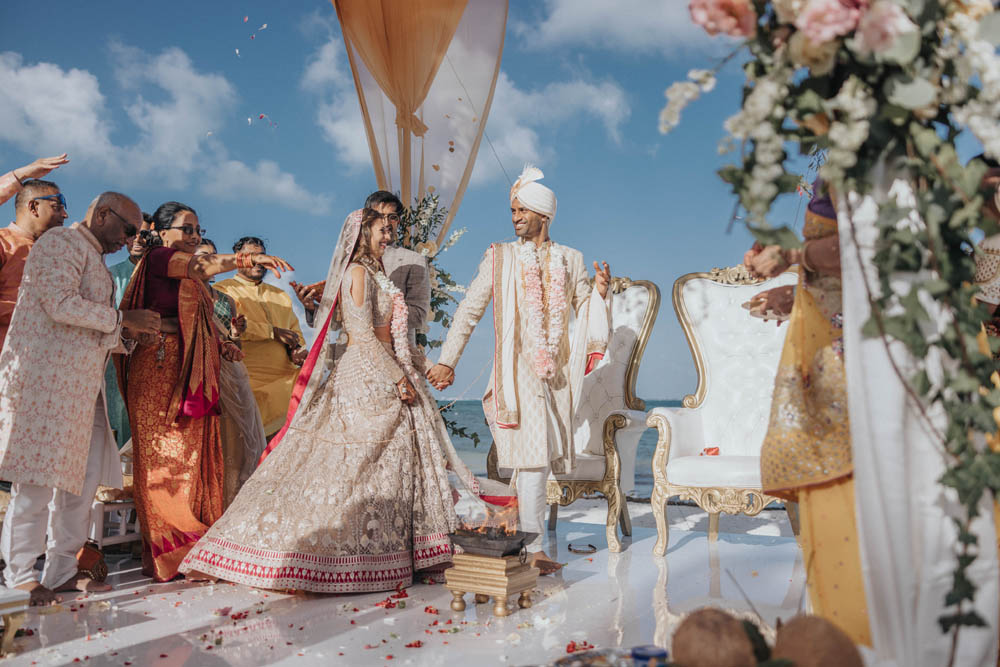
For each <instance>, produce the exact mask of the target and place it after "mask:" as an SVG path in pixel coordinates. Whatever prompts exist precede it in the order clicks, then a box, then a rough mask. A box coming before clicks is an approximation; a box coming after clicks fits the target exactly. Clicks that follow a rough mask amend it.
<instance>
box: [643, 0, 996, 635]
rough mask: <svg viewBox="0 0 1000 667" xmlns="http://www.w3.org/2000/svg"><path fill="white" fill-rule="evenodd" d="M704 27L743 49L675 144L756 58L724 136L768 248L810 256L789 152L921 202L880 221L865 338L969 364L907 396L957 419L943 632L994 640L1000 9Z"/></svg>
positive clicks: (822, 13) (722, 13)
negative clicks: (791, 220) (933, 318)
mask: <svg viewBox="0 0 1000 667" xmlns="http://www.w3.org/2000/svg"><path fill="white" fill-rule="evenodd" d="M690 12H691V18H692V19H693V21H694V22H695V23H696V24H698V25H700V26H702V27H703V28H704V29H705V30H706V31H707V32H708V33H709V34H711V35H717V34H723V35H729V36H730V37H734V38H737V39H738V40H740V43H739V46H738V47H737V48H736V49H735V50H734V51H733V53H731V54H730V55H729V56H728V57H727V58H725V59H724V60H723V61H722V62H721V63H720V64H719V65H718V66H717V67H716V68H715V69H712V70H706V69H703V70H692V71H691V72H690V73H689V75H688V80H686V81H681V82H677V83H674V84H673V85H671V86H670V87H669V88H668V89H667V91H666V96H667V104H666V106H665V108H664V109H663V111H662V112H661V115H660V130H661V131H662V132H668V131H670V130H671V129H672V128H674V127H675V126H677V124H678V123H679V122H680V115H681V111H682V110H683V108H684V107H685V106H686V105H687V104H688V103H690V102H691V101H692V100H694V99H696V98H698V97H699V96H700V95H701V94H702V93H705V92H708V91H709V90H711V89H712V88H713V87H714V85H715V81H716V75H717V73H718V71H719V69H720V68H721V67H722V66H723V65H724V64H725V63H726V62H727V61H728V60H730V59H732V58H733V57H735V56H738V55H741V54H746V51H749V57H747V58H746V61H745V63H744V65H743V70H744V72H745V74H746V83H745V86H744V89H743V93H744V94H743V103H742V108H741V109H740V111H739V112H738V113H736V114H735V115H733V116H732V117H730V118H729V119H728V120H727V121H726V122H725V129H726V131H727V133H728V136H727V137H726V138H725V140H724V141H723V143H722V145H721V146H720V150H721V151H722V152H727V151H731V150H735V149H737V148H738V149H739V151H740V153H739V155H740V158H739V161H740V162H741V164H738V165H730V166H726V167H724V168H723V169H721V170H720V172H719V173H720V176H721V177H722V178H723V179H724V180H725V181H726V182H728V183H729V184H731V186H732V189H733V192H734V193H735V194H736V196H737V197H738V198H739V203H740V205H741V206H742V207H743V208H744V209H746V211H747V213H748V215H747V221H748V225H749V226H750V228H751V231H752V232H753V233H754V234H755V235H756V236H757V238H758V240H760V241H762V242H765V243H772V244H780V245H794V244H797V239H796V238H795V234H794V233H792V232H791V230H788V229H787V228H783V229H774V228H772V227H770V226H769V225H768V224H767V216H768V212H769V211H770V209H771V206H772V204H773V203H774V200H775V198H776V197H777V196H778V195H780V194H782V193H790V192H794V191H795V190H796V187H797V186H798V185H799V181H800V178H799V176H798V175H796V174H793V173H790V172H789V171H788V170H787V169H786V166H785V163H786V160H787V159H788V158H789V155H788V152H787V151H788V150H789V148H791V149H792V150H796V149H797V150H798V151H799V152H800V153H802V154H808V153H815V152H816V151H821V152H822V153H824V154H825V159H824V161H823V164H822V165H821V166H820V167H819V175H820V176H821V177H822V178H823V179H824V181H825V182H826V183H827V184H828V185H829V186H830V188H831V189H832V190H833V191H834V192H839V193H842V194H845V195H846V194H847V193H857V194H859V195H864V194H866V193H869V192H872V191H873V190H874V188H873V183H874V181H875V176H874V175H875V174H876V173H891V174H893V175H894V177H895V178H899V179H902V180H904V181H905V182H906V183H907V184H908V185H909V186H910V188H911V189H912V191H913V193H914V197H913V203H912V205H911V204H903V203H901V202H900V201H896V202H892V203H885V204H882V205H880V206H879V217H878V221H877V228H878V230H879V240H878V244H877V251H876V255H875V264H876V266H877V268H878V272H879V282H880V284H879V285H877V286H876V289H874V290H873V291H872V304H871V305H872V318H871V321H869V322H868V323H867V324H866V325H865V327H864V330H863V331H864V333H865V334H866V335H870V336H881V337H883V338H892V339H895V340H898V341H901V342H902V343H903V344H904V345H905V346H906V347H907V348H908V349H909V351H910V352H911V353H912V354H913V355H914V356H915V357H917V358H923V357H924V356H925V355H926V354H927V352H928V349H929V348H931V347H937V348H939V349H940V351H942V352H944V354H945V355H946V357H947V358H949V359H951V360H953V361H954V364H952V365H950V366H949V368H948V371H947V373H948V375H947V377H946V378H945V380H944V383H943V384H941V383H931V382H930V381H929V380H928V378H927V374H926V373H924V372H921V373H919V374H918V375H917V376H916V377H912V378H904V381H906V382H907V384H908V387H909V389H910V391H911V393H912V394H913V395H914V396H919V397H920V399H921V400H922V402H923V404H924V405H931V404H936V407H939V408H941V409H943V410H944V412H945V413H946V414H947V415H948V426H947V429H946V430H945V431H944V432H943V433H942V434H941V445H942V449H943V450H944V451H946V452H947V454H948V463H947V469H946V472H945V474H944V476H943V477H942V479H941V483H942V484H943V485H945V486H948V487H951V488H953V489H955V490H956V491H957V492H958V497H959V498H960V500H961V503H962V505H963V506H964V507H965V517H964V518H963V519H960V520H958V523H959V525H958V529H959V533H958V541H959V546H958V547H957V549H958V552H959V554H960V556H961V557H960V558H958V559H957V561H958V566H957V570H956V572H955V575H954V579H953V587H952V590H951V591H950V592H949V594H948V596H947V599H946V601H945V604H946V606H948V607H949V608H950V609H949V610H948V612H947V613H946V615H944V616H943V617H942V618H941V619H940V620H941V625H942V628H943V629H944V630H945V631H947V630H948V629H953V630H954V631H957V630H958V628H959V627H960V626H962V625H981V624H982V622H983V621H982V619H981V618H979V617H978V616H977V615H976V614H975V612H974V611H970V610H969V607H968V604H967V603H968V602H969V601H971V600H972V599H973V596H974V594H975V589H974V586H973V585H972V583H971V582H970V581H969V579H968V578H967V576H966V573H967V568H968V565H969V564H970V563H971V562H972V560H973V558H974V553H975V552H974V548H975V546H976V536H975V535H973V534H972V533H971V532H970V530H969V526H970V521H971V519H970V518H969V517H973V516H975V515H976V506H977V505H978V503H979V502H980V500H981V498H982V494H983V493H985V492H987V491H993V492H994V493H997V492H998V491H1000V453H998V450H1000V438H997V437H996V435H995V433H996V431H997V423H998V422H997V421H996V420H995V419H994V414H996V415H997V416H998V417H1000V388H997V386H996V385H994V383H993V382H992V381H991V375H992V374H993V372H994V370H995V369H996V365H995V362H994V360H993V358H992V354H991V353H996V352H997V351H998V350H997V348H998V347H1000V343H998V342H997V340H996V339H994V340H993V341H991V342H990V344H989V345H990V346H991V349H982V347H981V345H979V343H981V342H982V337H981V336H980V337H979V340H978V341H977V336H979V334H980V331H981V329H982V323H983V321H984V320H985V319H987V318H988V316H989V314H988V312H987V311H986V309H985V308H984V307H983V306H980V305H977V304H976V302H975V299H974V297H975V294H976V292H977V288H976V286H975V285H974V284H973V282H974V279H973V277H974V271H975V262H974V255H975V253H976V252H980V251H979V250H978V249H977V248H976V244H975V240H976V239H977V238H979V237H981V236H983V235H993V234H996V233H997V232H998V231H1000V228H998V226H997V222H996V220H995V219H994V218H993V217H990V216H986V215H984V214H983V211H984V205H987V204H988V203H989V202H991V201H992V200H993V198H994V195H995V194H996V193H995V192H989V191H987V190H986V189H985V188H984V187H983V177H984V176H985V175H986V173H987V170H988V161H989V160H996V159H998V158H1000V59H998V57H997V53H996V46H997V44H998V43H1000V14H998V13H997V12H995V11H994V7H993V4H992V2H991V1H990V0H691V1H690ZM744 49H745V50H744ZM966 132H967V133H970V134H971V135H972V137H974V139H975V140H977V141H978V143H979V144H981V146H982V151H983V153H984V156H985V158H986V159H981V158H976V159H973V160H971V161H969V162H968V163H965V164H963V163H962V162H961V161H960V160H959V157H958V155H957V153H956V150H955V141H956V138H957V137H958V136H959V135H960V134H962V133H966ZM993 166H996V163H995V162H993ZM881 170H885V171H884V172H882V171H881ZM840 201H842V202H843V201H847V202H848V203H849V202H850V201H851V198H850V197H841V198H840ZM990 205H991V204H990ZM841 213H842V214H843V213H844V212H843V211H841ZM994 213H995V211H994ZM847 214H848V215H847V217H848V218H849V217H850V211H848V212H847ZM907 220H909V221H911V222H912V221H913V220H917V221H919V224H907V223H906V221H907ZM892 275H906V276H908V277H909V278H910V279H911V280H910V282H911V284H914V285H915V286H916V289H915V290H913V291H912V292H911V293H910V295H909V296H905V295H901V294H893V293H892V289H891V283H890V281H889V276H892ZM918 296H926V297H927V298H931V299H933V300H934V301H936V302H937V306H939V307H940V308H941V310H942V312H944V313H945V314H946V316H947V318H948V321H949V322H950V326H949V328H948V329H947V330H946V332H945V333H944V334H943V335H941V336H940V337H938V338H935V339H933V340H931V339H927V338H925V337H924V336H923V335H921V333H920V325H921V324H922V323H926V322H927V321H928V318H929V315H928V314H927V311H926V310H925V309H924V307H923V306H922V305H921V303H920V299H919V298H918ZM976 434H986V435H987V437H986V438H985V439H984V438H981V437H977V436H976ZM984 440H985V442H986V443H989V446H986V445H984V444H983V443H984ZM982 548H994V547H993V545H983V547H982Z"/></svg>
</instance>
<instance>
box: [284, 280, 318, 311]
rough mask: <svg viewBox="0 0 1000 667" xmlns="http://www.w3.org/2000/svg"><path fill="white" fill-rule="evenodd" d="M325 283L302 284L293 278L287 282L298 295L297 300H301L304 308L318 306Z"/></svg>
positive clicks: (308, 308) (315, 307) (312, 308)
mask: <svg viewBox="0 0 1000 667" xmlns="http://www.w3.org/2000/svg"><path fill="white" fill-rule="evenodd" d="M325 283H326V281H323V282H320V283H313V284H312V285H303V284H302V283H297V282H295V281H294V280H293V281H291V282H290V283H288V284H289V285H291V286H292V289H293V290H295V296H297V297H299V301H301V302H302V306H303V307H304V308H305V309H306V310H316V309H317V308H318V307H319V302H320V299H322V298H323V287H324V285H325Z"/></svg>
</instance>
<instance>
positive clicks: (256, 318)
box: [215, 236, 309, 439]
mask: <svg viewBox="0 0 1000 667" xmlns="http://www.w3.org/2000/svg"><path fill="white" fill-rule="evenodd" d="M233 252H235V253H237V254H244V253H251V254H257V253H265V252H266V250H265V248H264V242H263V241H262V240H261V239H259V238H257V237H255V236H244V237H243V238H241V239H240V240H239V241H237V242H236V243H235V244H233ZM266 274H267V269H266V268H264V267H263V266H261V265H259V264H254V265H252V266H250V267H249V268H242V269H239V270H238V271H237V273H236V277H234V278H229V279H228V280H222V281H219V282H217V283H216V284H215V288H216V289H217V290H219V291H220V292H222V293H224V294H228V295H229V296H231V297H232V298H233V300H234V301H235V302H236V308H237V310H238V311H239V312H240V314H241V315H244V316H246V321H247V328H246V331H245V332H244V333H243V336H242V344H243V354H244V357H243V363H244V364H245V365H246V367H247V372H248V373H249V374H250V388H251V389H253V395H254V398H255V399H257V407H258V408H259V409H260V416H261V419H262V420H263V422H264V433H265V434H266V435H267V437H268V439H270V438H271V436H273V435H274V434H275V433H277V432H278V431H279V430H280V429H281V427H282V426H283V425H284V424H285V416H286V414H287V413H288V401H289V399H290V398H291V397H292V388H293V387H294V386H295V379H296V378H297V377H298V375H299V367H300V366H301V365H302V362H303V361H305V359H306V356H307V355H308V354H309V350H308V349H306V347H305V346H304V342H305V340H304V339H303V338H302V330H301V329H300V328H299V320H298V318H297V317H295V311H293V310H292V299H291V298H290V297H289V296H288V294H286V293H285V292H284V291H283V290H282V289H280V288H278V287H275V286H274V285H268V284H267V283H265V282H264V276H265V275H266Z"/></svg>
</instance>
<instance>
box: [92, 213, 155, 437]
mask: <svg viewBox="0 0 1000 667" xmlns="http://www.w3.org/2000/svg"><path fill="white" fill-rule="evenodd" d="M151 220H152V216H150V215H149V213H143V214H142V225H141V226H140V227H139V231H138V233H136V234H135V235H134V236H131V237H129V239H128V240H127V242H126V244H125V246H126V247H127V248H128V257H126V258H125V259H123V260H122V261H120V262H118V263H117V264H114V265H112V266H111V267H109V268H108V271H110V272H111V280H112V281H113V282H114V285H115V306H116V307H117V306H118V304H120V303H121V302H122V295H124V294H125V288H126V287H127V286H128V281H129V280H131V279H132V272H133V271H134V270H135V265H136V264H138V263H139V260H140V259H142V254H143V252H145V250H146V248H145V245H144V244H143V241H142V237H141V236H140V234H142V233H143V232H147V231H148V230H149V227H150V221H151ZM104 393H105V396H106V397H107V399H108V422H109V423H110V424H111V430H112V431H114V434H115V443H116V444H117V445H118V449H121V448H122V447H124V446H125V443H126V442H128V441H129V439H130V438H131V437H132V428H131V427H130V426H129V423H128V410H126V409H125V399H124V398H122V392H121V390H120V389H119V388H118V372H117V371H116V370H115V364H114V361H112V360H110V359H109V360H108V365H107V368H105V370H104Z"/></svg>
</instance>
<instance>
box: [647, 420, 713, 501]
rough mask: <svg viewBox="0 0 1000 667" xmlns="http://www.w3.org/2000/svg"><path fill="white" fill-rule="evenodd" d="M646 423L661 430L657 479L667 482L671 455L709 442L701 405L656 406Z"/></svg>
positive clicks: (656, 453) (655, 465)
mask: <svg viewBox="0 0 1000 667" xmlns="http://www.w3.org/2000/svg"><path fill="white" fill-rule="evenodd" d="M646 424H647V425H648V426H649V427H650V428H655V429H656V430H657V432H658V436H657V438H656V450H655V451H654V452H653V481H654V483H663V484H665V483H666V481H667V480H666V471H667V463H669V462H670V460H671V459H673V458H676V457H678V456H683V455H684V454H688V453H690V454H694V453H695V452H700V451H701V450H702V449H703V448H704V446H705V434H704V431H703V429H702V423H701V412H700V411H699V410H697V409H691V408H653V409H652V410H650V411H649V417H647V418H646ZM682 448H683V450H682Z"/></svg>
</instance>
